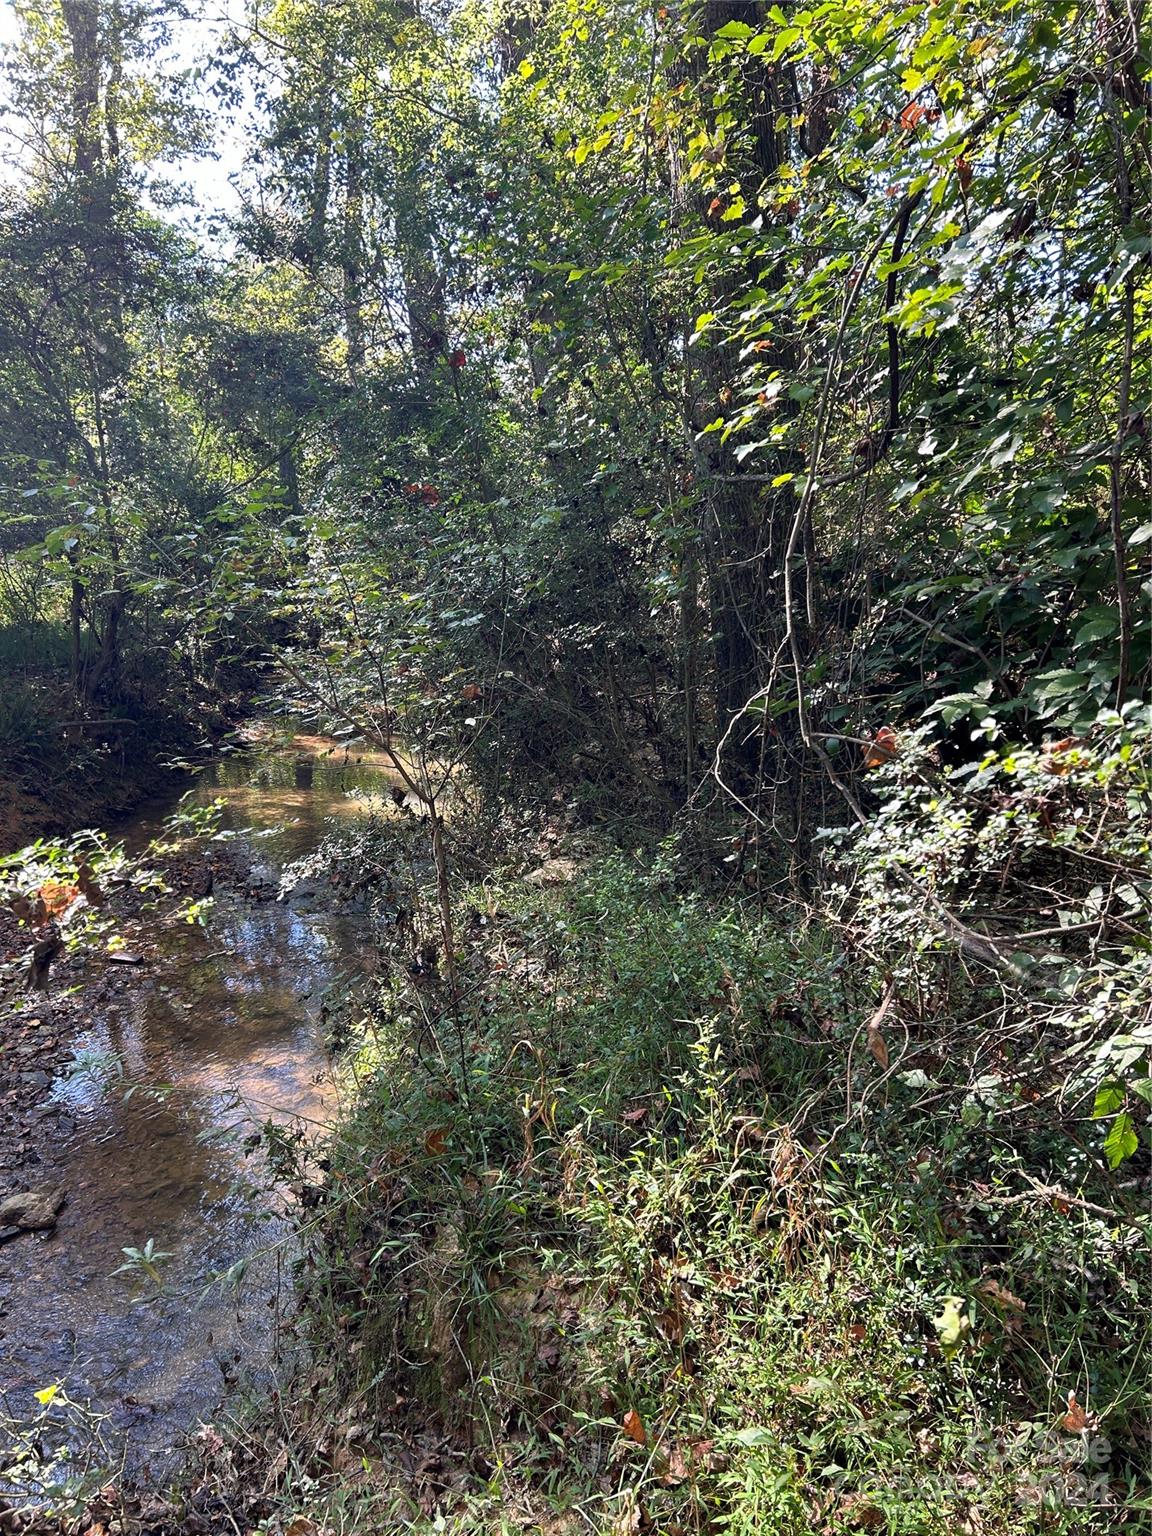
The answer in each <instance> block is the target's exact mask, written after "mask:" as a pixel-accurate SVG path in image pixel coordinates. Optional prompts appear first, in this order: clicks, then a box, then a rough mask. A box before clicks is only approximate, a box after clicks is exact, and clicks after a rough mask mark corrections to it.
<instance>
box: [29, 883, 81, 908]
mask: <svg viewBox="0 0 1152 1536" xmlns="http://www.w3.org/2000/svg"><path fill="white" fill-rule="evenodd" d="M38 894H39V896H40V900H41V901H42V902H43V903H44V911H45V912H46V913H47V915H48V916H49V917H59V915H60V913H61V912H65V911H67V909H68V908H69V907H70V906H71V905H72V903H73V902H74V901H75V900H76V898H77V896H79V894H80V887H79V886H78V885H65V884H64V883H63V882H62V881H60V880H45V882H44V884H43V885H42V886H41V887H40V890H39V893H38Z"/></svg>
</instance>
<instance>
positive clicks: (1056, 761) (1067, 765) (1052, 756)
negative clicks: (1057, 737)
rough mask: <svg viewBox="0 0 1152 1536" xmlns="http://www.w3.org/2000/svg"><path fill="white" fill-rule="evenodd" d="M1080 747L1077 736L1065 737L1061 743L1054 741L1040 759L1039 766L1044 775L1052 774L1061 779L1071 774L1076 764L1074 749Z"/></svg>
mask: <svg viewBox="0 0 1152 1536" xmlns="http://www.w3.org/2000/svg"><path fill="white" fill-rule="evenodd" d="M1080 745H1081V742H1080V738H1079V736H1065V737H1064V739H1063V741H1054V742H1053V743H1052V745H1051V746H1050V747H1049V748H1048V749H1047V751H1046V752H1045V754H1044V756H1043V757H1042V758H1041V759H1040V766H1041V768H1043V770H1044V772H1045V773H1054V774H1058V775H1059V776H1061V777H1063V775H1064V774H1066V773H1069V772H1071V770H1072V768H1073V766H1074V765H1075V762H1076V749H1077V747H1079V746H1080Z"/></svg>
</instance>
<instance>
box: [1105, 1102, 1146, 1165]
mask: <svg viewBox="0 0 1152 1536" xmlns="http://www.w3.org/2000/svg"><path fill="white" fill-rule="evenodd" d="M1139 1145H1140V1138H1139V1137H1138V1136H1137V1135H1136V1127H1135V1125H1134V1124H1133V1123H1132V1116H1131V1115H1130V1114H1128V1112H1127V1111H1124V1113H1123V1114H1119V1115H1117V1116H1116V1118H1115V1120H1113V1122H1112V1128H1111V1130H1110V1131H1109V1132H1108V1134H1107V1136H1105V1138H1104V1156H1105V1157H1106V1158H1107V1159H1108V1166H1109V1168H1119V1166H1120V1164H1121V1163H1122V1162H1123V1161H1124V1159H1125V1158H1126V1157H1131V1156H1132V1154H1133V1152H1135V1151H1136V1149H1137V1148H1138V1147H1139Z"/></svg>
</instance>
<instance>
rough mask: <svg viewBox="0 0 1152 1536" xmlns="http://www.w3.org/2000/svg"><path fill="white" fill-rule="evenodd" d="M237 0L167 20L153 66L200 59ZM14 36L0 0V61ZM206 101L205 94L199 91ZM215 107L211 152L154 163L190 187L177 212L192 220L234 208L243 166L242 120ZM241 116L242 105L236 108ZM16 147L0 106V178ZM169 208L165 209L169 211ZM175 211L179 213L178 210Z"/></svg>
mask: <svg viewBox="0 0 1152 1536" xmlns="http://www.w3.org/2000/svg"><path fill="white" fill-rule="evenodd" d="M242 10H243V0H206V3H205V4H203V5H202V7H201V14H200V15H199V16H198V17H197V18H196V19H195V20H192V21H176V22H173V23H172V45H171V47H170V48H169V49H167V50H166V51H165V53H163V54H162V55H161V56H160V57H159V58H158V59H157V67H158V69H162V70H165V71H168V70H173V71H176V70H182V69H189V68H192V67H193V66H195V65H196V64H198V63H202V62H203V61H204V60H205V58H206V57H207V56H208V54H209V53H210V51H211V49H212V45H213V43H214V41H215V39H216V38H217V37H218V36H219V35H220V34H221V32H223V31H224V30H225V28H226V27H227V26H229V24H230V23H231V22H232V21H233V20H235V19H238V18H239V17H240V15H241V14H242ZM18 37H19V24H18V21H17V18H16V11H15V6H14V4H13V0H0V61H2V60H3V59H4V58H5V57H6V56H7V54H8V52H9V50H10V49H11V48H12V47H13V46H14V44H15V43H16V41H17V39H18ZM204 99H205V101H206V102H207V97H206V96H205V98H204ZM212 105H213V107H214V111H215V117H216V121H215V133H214V137H215V145H214V147H215V151H216V153H215V155H214V156H194V157H193V156H189V157H186V158H183V159H180V160H177V161H175V162H171V163H166V164H165V165H163V166H161V167H158V174H159V175H160V176H161V177H163V179H165V180H168V181H173V182H178V183H181V184H185V185H187V187H188V188H189V189H190V194H191V197H190V206H189V207H188V208H187V209H185V210H184V211H183V214H182V217H183V218H184V219H185V220H186V221H188V222H196V221H197V220H198V218H205V217H208V216H210V215H212V214H217V215H218V214H221V213H223V214H231V213H235V212H236V211H238V209H239V207H240V197H239V194H238V191H237V188H236V186H235V179H236V177H237V175H238V174H239V172H240V171H241V170H242V168H243V159H244V145H243V134H242V129H243V122H242V121H232V120H229V118H228V117H226V116H225V115H223V114H222V113H220V111H219V109H218V108H217V107H216V106H215V104H214V103H213V104H212ZM240 115H241V117H243V116H244V115H246V109H245V108H241V109H240ZM19 161H20V150H19V146H18V145H17V144H16V143H15V141H14V139H13V137H12V132H11V124H10V123H8V122H6V121H5V119H4V117H3V115H2V111H0V181H3V180H8V179H10V178H11V177H12V176H13V175H14V174H15V173H16V169H17V168H18V166H19ZM171 213H172V210H169V214H170V216H171ZM177 216H181V215H180V214H178V215H177Z"/></svg>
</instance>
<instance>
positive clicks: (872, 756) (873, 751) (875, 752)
mask: <svg viewBox="0 0 1152 1536" xmlns="http://www.w3.org/2000/svg"><path fill="white" fill-rule="evenodd" d="M899 755H900V743H899V740H898V739H897V736H896V732H895V731H894V730H893V729H892V727H891V726H890V725H882V726H881V727H880V729H879V730H878V731H877V732H876V734H875V736H873V738H872V740H871V741H870V742H869V743H868V745H867V746H866V747H865V748H864V766H865V768H879V767H880V766H881V765H882V764H883V763H890V762H891V761H892V759H893V758H894V757H898V756H899Z"/></svg>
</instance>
